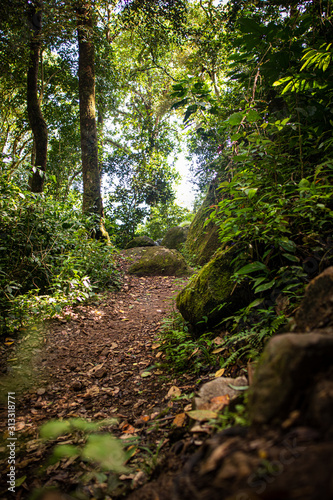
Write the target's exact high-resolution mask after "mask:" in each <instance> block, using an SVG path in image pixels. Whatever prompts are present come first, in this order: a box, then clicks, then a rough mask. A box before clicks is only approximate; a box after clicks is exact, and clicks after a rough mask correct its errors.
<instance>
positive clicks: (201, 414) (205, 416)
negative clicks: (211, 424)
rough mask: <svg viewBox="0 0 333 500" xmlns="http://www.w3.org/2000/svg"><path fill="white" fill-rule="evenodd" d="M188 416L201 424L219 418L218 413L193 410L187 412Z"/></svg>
mask: <svg viewBox="0 0 333 500" xmlns="http://www.w3.org/2000/svg"><path fill="white" fill-rule="evenodd" d="M186 414H187V415H188V416H189V417H190V418H192V419H193V420H198V421H199V422H202V421H204V420H211V419H212V418H216V417H217V413H216V412H215V411H211V410H192V411H187V412H186Z"/></svg>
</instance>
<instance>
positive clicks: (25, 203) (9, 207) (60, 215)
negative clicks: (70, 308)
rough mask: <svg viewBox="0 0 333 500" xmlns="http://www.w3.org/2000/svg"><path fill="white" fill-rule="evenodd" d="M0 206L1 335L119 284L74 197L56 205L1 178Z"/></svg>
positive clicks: (110, 255) (107, 250) (109, 252)
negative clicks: (91, 234) (91, 235)
mask: <svg viewBox="0 0 333 500" xmlns="http://www.w3.org/2000/svg"><path fill="white" fill-rule="evenodd" d="M0 206H1V216H0V234H1V247H0V314H1V332H2V333H5V332H7V331H10V330H13V328H17V327H19V326H22V324H24V323H26V322H27V321H28V320H31V321H33V320H34V318H35V317H36V315H40V314H42V317H43V318H45V317H52V316H53V315H55V314H59V313H60V312H61V310H62V309H63V307H65V306H67V305H70V304H72V303H74V302H76V301H82V300H86V299H88V298H90V297H91V296H92V295H93V294H94V291H98V290H103V289H105V288H108V287H115V286H117V285H118V273H117V271H116V268H115V263H114V254H115V251H114V249H113V247H111V246H106V245H104V244H103V243H101V242H98V241H96V240H92V239H91V237H90V233H91V231H92V230H93V229H94V225H95V222H94V220H93V219H83V218H82V216H81V213H80V212H81V211H80V198H79V197H78V196H75V194H74V193H72V194H71V196H70V197H69V199H68V201H67V202H59V201H57V200H55V199H54V198H53V197H52V196H45V195H37V194H34V193H31V192H30V191H27V190H24V189H23V188H20V187H19V186H18V185H17V184H15V183H14V182H12V181H8V178H7V177H6V176H5V175H3V176H2V177H1V179H0Z"/></svg>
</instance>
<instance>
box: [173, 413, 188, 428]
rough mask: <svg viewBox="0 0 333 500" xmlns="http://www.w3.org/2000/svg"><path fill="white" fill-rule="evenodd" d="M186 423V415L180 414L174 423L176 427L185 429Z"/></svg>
mask: <svg viewBox="0 0 333 500" xmlns="http://www.w3.org/2000/svg"><path fill="white" fill-rule="evenodd" d="M185 422H186V413H178V415H176V416H175V418H174V419H173V421H172V424H173V425H175V426H176V427H183V426H184V424H185Z"/></svg>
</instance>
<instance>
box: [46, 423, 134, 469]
mask: <svg viewBox="0 0 333 500" xmlns="http://www.w3.org/2000/svg"><path fill="white" fill-rule="evenodd" d="M115 423H116V420H105V421H102V422H99V423H93V422H88V421H87V420H84V419H80V418H75V419H69V420H54V421H49V422H47V423H46V424H44V425H43V426H42V427H41V429H40V435H41V437H42V438H43V439H44V440H55V439H57V438H59V437H60V436H65V435H70V436H71V438H72V441H73V442H75V443H76V444H71V445H69V444H65V443H64V444H58V445H56V446H55V448H54V451H53V462H57V461H59V460H61V459H62V458H65V457H73V456H77V457H81V458H82V459H83V460H85V461H88V462H90V463H93V464H98V469H99V470H102V471H112V472H115V473H117V474H122V473H126V472H128V468H127V467H125V463H126V462H127V460H128V459H129V458H130V456H131V455H132V454H133V450H132V452H131V453H129V452H126V451H125V445H124V443H123V442H122V441H121V440H120V439H117V438H115V437H114V436H112V435H111V434H110V433H102V432H98V431H99V429H101V428H103V427H109V426H110V425H114V424H115Z"/></svg>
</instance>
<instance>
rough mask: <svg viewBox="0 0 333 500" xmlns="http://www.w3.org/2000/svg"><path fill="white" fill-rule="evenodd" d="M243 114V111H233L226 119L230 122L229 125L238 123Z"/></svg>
mask: <svg viewBox="0 0 333 500" xmlns="http://www.w3.org/2000/svg"><path fill="white" fill-rule="evenodd" d="M243 116H244V115H243V113H233V114H232V115H230V116H229V118H228V119H227V120H226V121H227V122H228V123H230V125H239V124H240V123H241V121H242V120H243Z"/></svg>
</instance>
